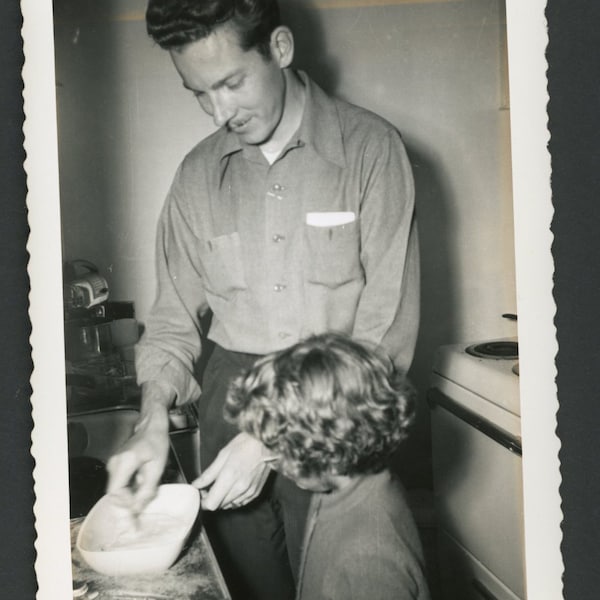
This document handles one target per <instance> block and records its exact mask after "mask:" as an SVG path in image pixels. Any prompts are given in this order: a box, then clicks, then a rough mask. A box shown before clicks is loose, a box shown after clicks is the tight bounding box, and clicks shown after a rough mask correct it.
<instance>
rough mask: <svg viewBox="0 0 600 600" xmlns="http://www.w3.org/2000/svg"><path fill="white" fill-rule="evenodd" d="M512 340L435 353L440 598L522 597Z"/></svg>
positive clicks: (517, 599)
mask: <svg viewBox="0 0 600 600" xmlns="http://www.w3.org/2000/svg"><path fill="white" fill-rule="evenodd" d="M517 373H518V345H517V342H516V339H514V338H512V339H502V340H492V341H483V342H474V343H469V344H466V343H465V344H453V345H447V346H442V347H440V348H439V349H438V351H437V352H436V355H435V359H434V365H433V370H432V375H431V387H430V390H429V394H428V399H429V403H430V406H431V426H432V445H433V478H434V497H435V503H436V511H437V516H438V525H439V527H438V529H439V547H440V554H439V562H440V571H441V588H442V598H443V599H444V600H483V599H485V600H523V599H524V598H525V581H524V548H523V509H522V507H523V504H522V472H521V466H522V465H521V463H522V461H521V419H520V413H521V411H520V399H519V377H518V375H517Z"/></svg>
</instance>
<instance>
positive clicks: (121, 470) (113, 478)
mask: <svg viewBox="0 0 600 600" xmlns="http://www.w3.org/2000/svg"><path fill="white" fill-rule="evenodd" d="M137 468H138V462H137V459H136V456H135V454H134V453H133V452H131V451H129V450H126V451H124V452H122V453H121V454H116V455H115V456H112V457H111V458H109V459H108V462H107V463H106V470H107V471H108V473H109V475H110V477H109V478H108V485H107V487H106V493H107V494H113V493H115V492H118V491H120V490H121V489H124V488H127V487H128V486H129V482H130V481H131V478H132V477H133V475H134V474H135V472H136V471H137Z"/></svg>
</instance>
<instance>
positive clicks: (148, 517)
mask: <svg viewBox="0 0 600 600" xmlns="http://www.w3.org/2000/svg"><path fill="white" fill-rule="evenodd" d="M199 508H200V494H199V493H198V490H197V489H196V488H195V487H193V486H191V485H188V484H185V483H171V484H165V485H161V486H160V487H159V488H158V493H157V495H156V498H154V499H153V500H152V501H151V502H150V503H149V504H148V505H147V506H146V508H145V509H144V511H143V512H142V513H140V515H139V516H138V517H136V518H134V517H132V515H131V513H130V512H129V511H128V510H127V509H124V508H123V507H122V506H119V505H118V504H116V503H115V501H114V499H113V498H112V497H111V496H108V495H107V496H103V497H102V498H100V500H98V502H97V503H96V504H95V505H94V506H93V508H92V509H91V510H90V512H89V514H88V515H87V517H86V518H85V520H84V522H83V523H82V525H81V529H80V530H79V534H78V536H77V549H78V550H79V552H80V553H81V556H82V557H83V558H84V560H85V561H86V562H87V563H88V565H89V566H90V567H91V568H92V569H94V570H95V571H98V572H99V573H103V574H105V575H113V576H115V575H141V574H148V573H160V572H161V571H165V570H166V569H168V568H169V567H170V566H171V565H172V564H173V563H174V562H175V560H176V559H177V557H178V556H179V554H180V552H181V550H182V548H183V544H184V543H185V541H186V539H187V537H188V535H189V533H190V530H191V528H192V526H193V525H194V521H195V520H196V516H197V514H198V510H199Z"/></svg>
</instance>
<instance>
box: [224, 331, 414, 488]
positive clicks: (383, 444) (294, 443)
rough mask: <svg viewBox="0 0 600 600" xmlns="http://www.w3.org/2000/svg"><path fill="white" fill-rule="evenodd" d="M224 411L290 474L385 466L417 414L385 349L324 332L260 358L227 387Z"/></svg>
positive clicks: (341, 472)
mask: <svg viewBox="0 0 600 600" xmlns="http://www.w3.org/2000/svg"><path fill="white" fill-rule="evenodd" d="M225 417H226V419H227V420H228V421H230V422H232V423H234V424H236V425H237V426H238V427H239V428H240V430H242V431H245V432H247V433H249V434H251V435H252V436H254V437H255V438H257V439H259V440H260V441H261V442H262V443H263V444H264V445H265V446H266V447H267V448H268V449H269V450H271V452H273V454H275V455H276V456H278V457H279V470H281V471H282V472H283V473H285V474H286V475H288V476H289V477H292V478H294V477H302V478H305V477H318V478H320V477H323V476H325V477H327V476H328V475H350V476H352V475H359V474H366V473H376V472H378V471H380V470H382V469H383V468H384V467H385V466H386V463H387V460H388V458H389V457H390V455H391V454H392V453H393V452H394V451H395V450H396V449H397V447H398V446H399V445H400V443H401V442H402V441H403V440H404V439H405V438H406V436H407V434H408V431H409V428H410V426H411V425H412V423H413V421H414V418H415V400H414V393H413V388H412V386H411V385H410V384H409V383H408V381H407V379H406V377H405V376H404V374H403V373H401V372H400V371H398V370H396V369H395V367H394V366H393V364H392V362H391V361H390V360H389V359H387V357H384V356H383V355H382V354H379V353H378V352H376V351H374V350H372V349H370V348H369V347H367V346H366V345H363V344H360V343H358V342H356V341H354V340H351V339H350V338H348V337H346V336H342V335H339V334H332V333H328V334H322V335H317V336H313V337H310V338H308V339H307V340H305V341H303V342H300V343H298V344H296V345H295V346H292V347H291V348H289V349H287V350H283V351H280V352H277V353H274V354H271V355H268V356H266V357H265V358H263V359H260V360H259V361H258V362H257V363H256V364H255V365H254V367H252V368H251V369H250V370H249V371H248V372H247V373H246V374H245V375H243V376H241V377H239V378H238V379H236V380H235V381H234V382H233V383H232V385H231V387H230V390H229V395H228V397H227V400H226V404H225Z"/></svg>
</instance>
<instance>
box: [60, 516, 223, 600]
mask: <svg viewBox="0 0 600 600" xmlns="http://www.w3.org/2000/svg"><path fill="white" fill-rule="evenodd" d="M81 523H82V519H75V520H73V521H71V561H72V568H73V582H74V585H73V587H74V589H76V588H77V587H81V584H82V582H85V583H86V584H87V590H88V591H87V593H86V594H84V595H81V596H79V597H80V598H82V600H92V599H95V600H143V599H144V598H146V599H147V600H158V599H160V600H163V599H169V600H171V599H172V600H230V598H231V597H230V595H229V593H228V591H227V588H226V586H225V582H224V580H223V577H222V575H221V572H220V570H219V567H218V565H217V562H216V559H215V556H214V554H213V551H212V548H211V547H210V544H209V542H208V538H207V537H206V533H205V532H204V530H203V529H202V528H201V527H200V526H199V525H196V526H195V527H194V529H193V530H192V533H191V534H190V537H189V539H188V541H187V543H186V545H185V547H184V550H183V552H182V553H181V555H180V557H179V558H178V560H177V561H176V562H175V564H174V565H173V566H172V567H171V568H170V569H168V570H167V571H164V572H162V573H158V574H156V575H144V576H130V577H110V576H107V575H102V574H100V573H96V572H95V571H93V570H92V569H90V568H89V567H88V566H87V564H86V562H85V561H84V560H83V558H82V557H81V555H80V554H79V552H78V550H77V548H76V546H75V541H76V539H77V534H78V532H79V528H80V527H81Z"/></svg>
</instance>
